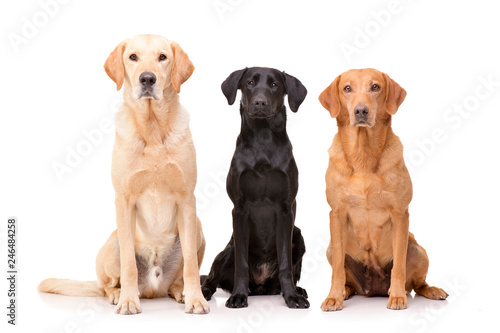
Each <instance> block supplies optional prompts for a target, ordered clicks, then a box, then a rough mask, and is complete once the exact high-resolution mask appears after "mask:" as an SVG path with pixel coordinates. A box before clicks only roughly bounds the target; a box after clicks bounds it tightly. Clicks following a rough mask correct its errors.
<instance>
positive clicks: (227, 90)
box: [220, 67, 247, 105]
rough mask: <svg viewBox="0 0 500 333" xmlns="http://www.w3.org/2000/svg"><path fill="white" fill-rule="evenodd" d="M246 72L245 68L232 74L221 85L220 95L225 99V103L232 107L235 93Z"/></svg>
mask: <svg viewBox="0 0 500 333" xmlns="http://www.w3.org/2000/svg"><path fill="white" fill-rule="evenodd" d="M246 71H247V67H245V68H244V69H240V70H238V71H235V72H232V73H231V74H230V75H229V76H228V77H227V79H225V80H224V82H222V84H221V86H220V87H221V89H222V93H223V94H224V96H226V98H227V103H228V104H229V105H233V103H234V100H235V99H236V92H237V91H238V88H239V86H240V80H241V78H242V77H243V75H244V74H245V72H246Z"/></svg>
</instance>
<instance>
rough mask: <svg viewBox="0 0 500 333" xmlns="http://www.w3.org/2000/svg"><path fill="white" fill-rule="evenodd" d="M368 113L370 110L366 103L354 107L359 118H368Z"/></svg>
mask: <svg viewBox="0 0 500 333" xmlns="http://www.w3.org/2000/svg"><path fill="white" fill-rule="evenodd" d="M368 113H369V111H368V107H367V106H366V105H362V104H358V105H356V107H355V108H354V115H355V116H356V119H358V120H362V119H366V117H368Z"/></svg>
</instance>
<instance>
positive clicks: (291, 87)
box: [283, 72, 307, 112]
mask: <svg viewBox="0 0 500 333" xmlns="http://www.w3.org/2000/svg"><path fill="white" fill-rule="evenodd" d="M283 75H284V76H285V88H286V93H287V94H288V105H290V109H291V110H292V111H293V112H297V111H298V110H299V106H300V104H302V102H303V101H304V99H305V98H306V95H307V89H306V87H304V85H303V84H302V82H300V81H299V80H298V79H297V78H295V77H293V76H291V75H288V74H287V73H285V72H283Z"/></svg>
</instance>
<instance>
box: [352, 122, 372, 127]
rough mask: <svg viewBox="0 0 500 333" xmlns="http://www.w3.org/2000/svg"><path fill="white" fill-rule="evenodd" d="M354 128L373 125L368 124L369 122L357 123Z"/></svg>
mask: <svg viewBox="0 0 500 333" xmlns="http://www.w3.org/2000/svg"><path fill="white" fill-rule="evenodd" d="M354 126H356V127H373V125H372V124H371V123H367V122H361V123H355V124H354Z"/></svg>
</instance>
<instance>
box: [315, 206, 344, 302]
mask: <svg viewBox="0 0 500 333" xmlns="http://www.w3.org/2000/svg"><path fill="white" fill-rule="evenodd" d="M346 229H347V215H346V214H345V213H339V212H334V211H333V210H332V211H331V212H330V234H331V235H330V237H331V239H330V248H329V250H328V251H327V255H328V253H330V255H331V258H330V260H329V261H330V263H331V265H332V286H331V288H330V293H329V294H328V297H327V298H326V299H325V300H324V301H323V304H321V309H322V310H323V311H337V310H342V308H343V306H344V305H343V304H344V298H345V282H346V276H345V268H344V261H345V253H346Z"/></svg>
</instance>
